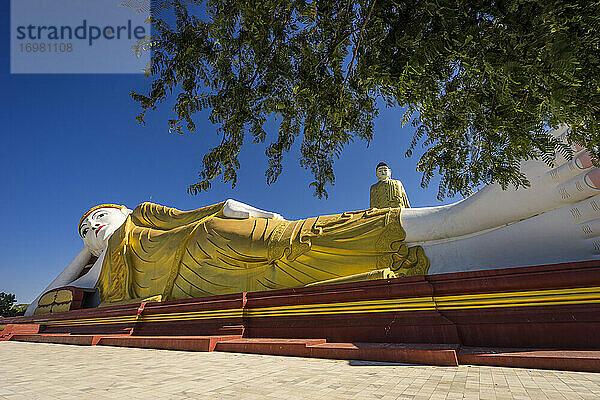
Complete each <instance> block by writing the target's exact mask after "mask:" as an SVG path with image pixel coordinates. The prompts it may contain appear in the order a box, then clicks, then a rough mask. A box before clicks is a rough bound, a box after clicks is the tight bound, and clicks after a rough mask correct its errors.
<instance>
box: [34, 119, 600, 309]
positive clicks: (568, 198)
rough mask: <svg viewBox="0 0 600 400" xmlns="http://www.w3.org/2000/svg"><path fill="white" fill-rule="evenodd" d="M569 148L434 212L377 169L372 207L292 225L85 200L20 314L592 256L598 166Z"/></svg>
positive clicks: (215, 211)
mask: <svg viewBox="0 0 600 400" xmlns="http://www.w3.org/2000/svg"><path fill="white" fill-rule="evenodd" d="M567 130H568V128H567V127H566V126H563V127H560V128H559V129H557V130H555V131H553V132H552V134H554V135H555V136H556V137H559V138H560V139H561V140H565V139H564V138H565V136H566V134H567V133H568V132H567ZM573 151H574V156H573V158H572V159H570V160H567V159H566V158H564V157H563V156H562V155H561V154H557V155H556V159H555V164H554V166H552V167H551V166H548V165H547V164H546V163H544V162H543V161H541V160H530V161H527V162H524V163H523V164H522V165H521V171H522V172H523V173H524V174H525V175H526V176H527V178H528V179H529V181H530V183H531V186H530V187H529V188H526V189H523V188H521V189H518V190H517V189H514V188H507V189H506V190H503V189H502V188H501V187H500V186H499V185H497V184H491V185H488V186H485V187H483V188H482V189H481V190H480V191H479V192H477V193H475V194H474V195H472V196H470V197H468V198H466V199H464V200H462V201H459V202H456V203H453V204H450V205H445V206H438V207H421V208H418V207H413V208H409V207H408V200H407V198H406V195H405V193H404V194H403V188H401V184H399V183H394V182H392V181H389V182H388V179H389V178H390V174H391V171H390V170H389V168H388V167H387V165H385V168H381V167H383V166H382V165H380V166H379V167H380V168H378V169H381V171H378V172H377V174H378V175H377V176H378V178H379V179H380V180H383V181H385V182H386V183H385V185H378V186H381V187H383V189H379V188H378V187H376V188H375V189H372V193H371V196H372V203H371V204H372V206H373V208H370V209H367V210H361V211H349V212H343V213H340V214H335V215H328V216H318V217H312V218H306V219H301V220H298V221H287V220H285V219H283V218H282V217H281V216H280V215H279V214H276V213H273V212H266V211H262V210H259V209H257V208H254V207H251V206H248V205H246V204H243V203H240V202H237V201H234V200H227V201H224V202H221V203H218V204H215V205H211V206H206V207H202V208H199V209H197V210H193V211H179V210H176V209H174V208H169V207H164V206H160V205H157V204H152V203H143V204H141V205H139V206H137V207H136V208H135V209H134V210H130V209H128V208H127V207H125V206H121V205H114V204H104V205H100V206H96V207H94V208H92V209H91V210H89V211H88V212H86V213H85V214H84V215H83V217H82V218H81V221H80V223H79V233H80V235H81V237H82V239H83V242H84V244H85V246H84V248H83V249H82V250H81V252H80V253H79V254H78V255H77V256H76V257H75V259H74V260H73V261H72V262H71V263H70V264H69V265H68V266H67V267H66V268H65V270H64V271H63V272H62V273H61V274H60V275H59V276H58V277H57V278H56V279H55V280H54V281H53V282H52V283H51V284H50V285H49V286H48V287H47V288H46V289H45V290H44V291H43V292H42V294H40V296H38V298H37V299H36V300H35V301H34V302H33V303H32V304H31V305H30V306H29V308H28V310H27V313H26V314H27V315H31V314H33V313H34V312H35V313H36V314H37V313H45V312H54V311H59V310H60V308H56V309H53V308H52V307H51V305H50V303H51V301H49V300H48V299H46V298H45V297H46V295H47V294H48V293H54V294H53V295H52V296H54V297H53V298H54V299H55V300H56V299H57V298H58V297H60V296H59V295H58V292H56V291H57V290H59V289H60V288H61V287H67V286H68V287H77V288H85V289H94V290H97V293H98V294H99V300H98V301H97V303H99V304H100V305H107V304H118V303H121V302H125V303H126V302H139V301H141V300H143V299H148V298H152V297H153V296H160V298H161V299H162V300H169V299H183V298H190V297H201V296H209V295H219V294H227V293H236V292H244V291H246V292H251V291H262V290H271V289H280V288H293V287H301V286H307V285H319V284H330V283H342V282H352V281H360V280H368V279H383V278H393V277H403V276H414V275H424V274H432V273H443V272H458V271H470V270H471V271H472V270H478V269H490V268H507V267H518V266H531V265H540V264H551V263H558V262H570V261H580V260H591V259H599V258H600V191H599V190H600V169H598V168H595V167H594V165H593V162H592V159H591V157H590V154H589V152H587V151H586V150H585V149H583V148H581V147H577V146H574V147H573ZM384 170H385V171H384ZM380 175H381V176H380ZM374 186H375V185H374ZM398 188H401V189H398ZM373 190H376V192H377V193H374V192H373ZM380 192H381V193H384V195H380V194H378V193H380ZM382 196H383V197H382ZM398 196H400V197H398ZM379 197H381V198H382V199H383V200H385V201H383V200H381V199H379ZM396 197H398V199H400V200H395V199H396ZM374 199H375V200H374ZM403 199H404V200H403ZM391 200H394V202H392V203H388V201H391ZM373 201H375V203H373ZM380 201H383V203H381V204H383V206H381V207H385V208H375V207H379V204H380V203H379V202H380ZM53 291H54V292H53ZM52 296H50V297H52Z"/></svg>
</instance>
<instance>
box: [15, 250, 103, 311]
mask: <svg viewBox="0 0 600 400" xmlns="http://www.w3.org/2000/svg"><path fill="white" fill-rule="evenodd" d="M91 257H92V253H91V252H90V250H89V249H88V248H87V247H84V248H83V249H82V250H81V251H80V252H79V254H77V256H75V258H74V259H73V261H71V262H70V263H69V265H67V267H66V268H65V269H64V270H63V271H62V272H61V273H60V274H59V275H58V276H57V277H56V278H55V279H54V280H53V281H52V282H51V283H50V284H49V285H48V286H47V287H46V289H44V290H43V291H42V292H41V293H40V294H39V296H38V297H36V299H35V300H34V301H33V302H31V304H30V305H29V307H27V311H26V312H25V315H33V312H34V311H35V308H36V307H37V304H38V301H39V300H40V298H41V297H42V295H43V294H44V293H46V292H47V291H49V290H52V289H56V288H58V287H61V286H67V285H69V284H70V283H71V282H73V281H74V280H75V279H77V277H78V276H79V274H81V271H82V270H83V268H84V267H85V266H86V265H87V264H88V262H89V261H90V259H91Z"/></svg>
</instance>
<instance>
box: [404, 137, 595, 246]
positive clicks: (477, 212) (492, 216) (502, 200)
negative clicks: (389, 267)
mask: <svg viewBox="0 0 600 400" xmlns="http://www.w3.org/2000/svg"><path fill="white" fill-rule="evenodd" d="M565 131H566V127H563V128H561V129H559V130H557V131H554V132H553V133H554V134H555V135H556V136H557V137H559V138H560V137H561V135H562V136H564V134H565ZM575 150H577V149H575ZM555 165H556V167H555V168H550V167H548V166H547V165H546V164H545V163H544V162H543V161H540V160H533V161H528V162H525V163H523V164H522V166H521V171H523V173H525V175H526V176H527V178H528V179H529V180H530V182H531V187H530V188H526V189H524V188H521V189H518V190H515V189H514V187H509V188H507V189H506V190H502V188H501V187H500V185H497V184H494V185H488V186H486V187H484V188H483V189H481V190H480V191H479V192H477V193H475V194H474V195H473V196H471V197H468V198H466V199H464V200H462V201H459V202H457V203H454V204H450V205H447V206H440V207H424V208H408V209H406V210H403V211H402V225H403V227H404V229H405V230H406V234H407V236H406V241H407V242H424V241H432V240H440V239H449V238H456V237H460V236H464V235H469V234H473V233H476V232H481V231H484V230H487V229H492V228H497V227H500V226H503V225H507V224H511V223H515V222H517V221H520V220H524V219H527V218H530V217H533V216H535V215H538V214H541V213H544V212H548V211H550V210H554V209H557V208H559V207H564V206H568V205H570V204H574V203H577V202H579V201H582V200H584V199H587V198H589V197H591V196H594V195H596V194H598V193H600V192H599V189H600V170H599V169H597V168H593V166H592V163H591V160H590V158H589V153H587V151H585V150H584V149H579V151H576V152H575V154H574V157H573V159H572V160H570V161H567V160H566V159H565V158H564V157H562V156H561V155H560V154H557V155H556V161H555Z"/></svg>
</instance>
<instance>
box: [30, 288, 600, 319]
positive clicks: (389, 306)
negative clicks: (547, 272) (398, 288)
mask: <svg viewBox="0 0 600 400" xmlns="http://www.w3.org/2000/svg"><path fill="white" fill-rule="evenodd" d="M592 303H600V287H597V286H595V287H587V288H571V289H548V290H530V291H522V292H503V293H483V294H466V295H451V296H435V297H428V296H425V297H410V298H398V299H384V300H363V301H349V302H340V303H319V304H298V305H286V306H274V307H262V308H244V309H241V308H234V309H227V310H209V311H193V312H185V313H167V314H151V315H141V316H140V317H139V318H138V317H137V316H136V315H126V316H118V317H103V318H86V319H73V320H62V321H39V322H38V323H40V324H42V325H48V326H75V325H105V324H126V323H128V324H131V323H134V322H136V321H137V322H173V321H190V320H202V319H222V318H242V317H246V318H265V317H291V316H306V315H335V314H358V313H361V314H364V313H381V312H408V311H434V310H460V309H476V308H505V307H531V306H552V305H567V304H592Z"/></svg>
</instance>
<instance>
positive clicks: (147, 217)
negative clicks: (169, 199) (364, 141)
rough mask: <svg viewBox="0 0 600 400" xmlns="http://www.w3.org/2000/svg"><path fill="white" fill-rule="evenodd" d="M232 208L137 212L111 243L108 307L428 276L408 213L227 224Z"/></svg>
mask: <svg viewBox="0 0 600 400" xmlns="http://www.w3.org/2000/svg"><path fill="white" fill-rule="evenodd" d="M223 206H224V202H223V203H218V204H215V205H212V206H207V207H202V208H199V209H197V210H193V211H179V210H176V209H174V208H169V207H164V206H161V205H157V204H153V203H143V204H141V205H139V206H138V207H136V208H135V210H134V211H133V213H132V214H131V215H129V217H128V218H127V220H126V221H125V223H124V224H123V225H122V226H121V227H120V228H119V229H118V230H117V231H115V233H114V234H113V235H112V236H111V238H110V240H109V242H108V248H107V250H106V251H107V253H106V257H105V258H104V263H103V265H102V270H101V273H100V277H99V280H98V284H97V287H98V289H99V292H100V299H101V302H102V303H103V304H107V303H113V302H122V301H125V302H127V301H134V300H139V299H144V298H148V297H151V296H156V295H161V296H162V299H163V300H170V299H184V298H190V297H202V296H210V295H220V294H228V293H237V292H252V291H261V290H270V289H282V288H292V287H300V286H306V285H314V284H322V283H335V282H345V281H355V280H365V279H378V278H388V277H396V276H413V275H424V274H426V273H427V270H428V268H429V261H428V259H427V257H426V256H425V253H424V251H423V249H422V248H421V247H420V246H414V247H411V248H409V247H408V246H407V244H406V243H404V242H403V240H404V238H405V236H406V234H405V232H404V230H403V229H402V226H401V222H400V212H401V209H400V208H387V209H378V210H363V211H351V212H344V213H341V214H335V215H328V216H319V217H313V218H307V219H302V220H299V221H283V220H274V219H266V218H247V219H233V218H227V217H225V216H224V215H223Z"/></svg>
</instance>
